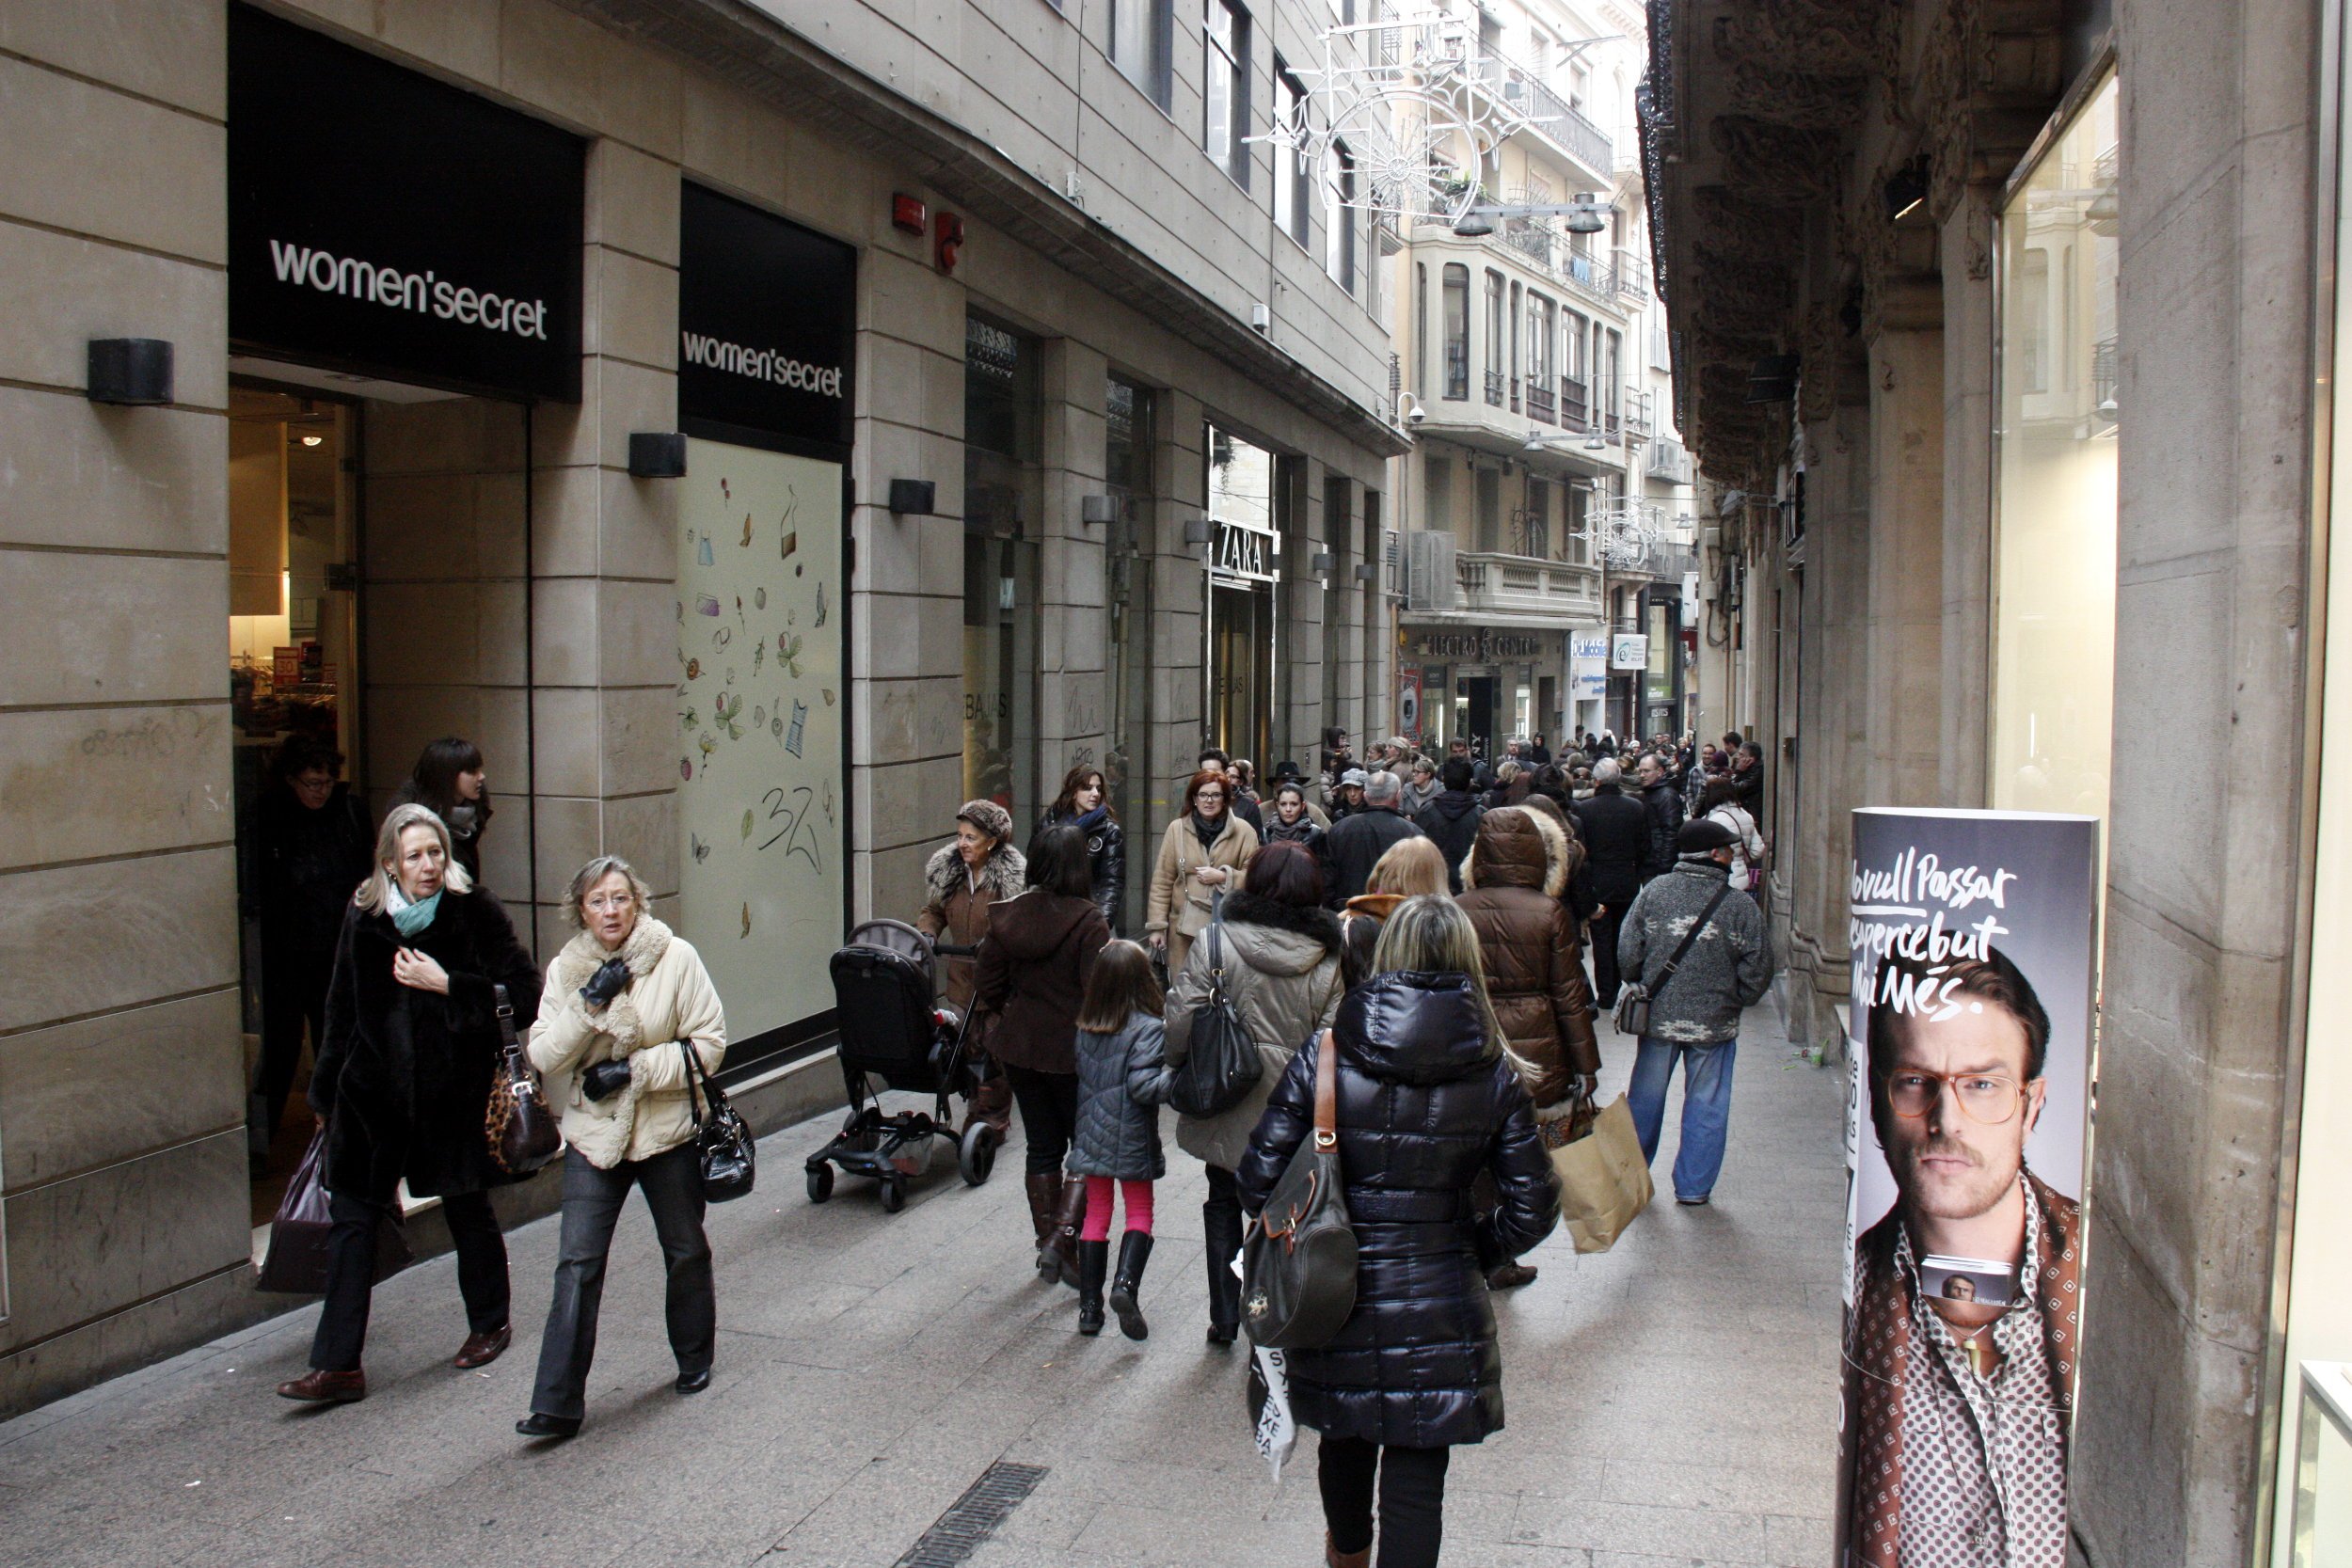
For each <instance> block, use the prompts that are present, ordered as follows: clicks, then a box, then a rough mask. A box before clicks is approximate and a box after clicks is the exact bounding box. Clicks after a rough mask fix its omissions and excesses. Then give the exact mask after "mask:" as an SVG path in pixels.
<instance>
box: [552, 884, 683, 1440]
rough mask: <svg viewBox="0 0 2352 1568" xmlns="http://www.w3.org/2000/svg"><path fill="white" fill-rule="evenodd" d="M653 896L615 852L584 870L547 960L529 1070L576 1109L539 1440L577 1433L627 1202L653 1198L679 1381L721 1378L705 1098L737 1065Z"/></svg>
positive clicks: (570, 1112) (567, 1126) (570, 1110)
mask: <svg viewBox="0 0 2352 1568" xmlns="http://www.w3.org/2000/svg"><path fill="white" fill-rule="evenodd" d="M652 905H653V893H652V890H650V889H649V888H647V887H646V886H645V883H644V879H643V878H641V877H639V876H638V875H637V872H636V870H635V869H634V868H633V867H632V866H630V864H629V863H628V862H627V861H625V860H623V859H621V858H620V857H619V856H618V855H598V856H597V857H596V858H595V859H594V860H592V861H590V862H589V863H587V864H585V865H583V866H581V867H580V870H579V871H578V872H577V873H575V874H574V875H573V877H572V881H571V886H570V887H569V888H567V889H566V890H565V891H564V917H565V919H567V920H568V921H570V923H571V924H572V925H573V926H574V927H577V931H576V934H575V935H574V936H573V937H572V939H571V940H570V941H569V942H565V943H564V949H563V951H562V952H560V953H558V954H556V956H555V958H554V961H552V962H551V963H549V964H548V981H547V986H546V989H545V990H542V991H541V992H540V993H539V1018H538V1022H535V1023H533V1024H532V1028H531V1044H530V1053H531V1065H532V1067H534V1068H536V1069H539V1071H540V1072H541V1073H542V1074H544V1075H545V1078H544V1081H545V1085H546V1089H547V1094H548V1103H550V1104H552V1105H554V1106H555V1107H556V1108H557V1110H558V1111H559V1113H560V1114H561V1115H562V1117H563V1121H564V1142H565V1143H566V1144H568V1145H570V1148H568V1149H567V1150H566V1151H565V1152H564V1200H563V1201H564V1220H563V1231H562V1234H561V1236H560V1237H559V1238H558V1241H557V1244H556V1245H557V1250H556V1263H555V1296H554V1299H553V1301H551V1302H550V1303H549V1304H548V1328H547V1333H546V1335H545V1337H544V1338H541V1339H540V1341H539V1375H538V1379H537V1381H536V1382H535V1383H534V1384H533V1386H532V1391H531V1414H530V1415H528V1416H526V1417H525V1418H523V1419H522V1420H520V1421H518V1422H516V1426H515V1430H516V1432H519V1433H522V1434H523V1435H524V1436H526V1437H549V1438H565V1437H571V1436H573V1435H575V1434H577V1433H579V1431H580V1422H581V1421H582V1419H584V1418H585V1417H586V1415H587V1388H588V1369H589V1366H590V1363H591V1362H592V1361H594V1359H595V1357H596V1327H597V1321H598V1318H599V1316H600V1314H601V1311H602V1307H603V1303H604V1271H605V1260H606V1259H607V1257H608V1256H609V1255H610V1254H611V1253H612V1231H613V1228H614V1227H615V1226H616V1225H617V1224H618V1223H619V1221H620V1217H621V1206H622V1205H623V1204H624V1203H626V1202H627V1201H628V1194H629V1189H630V1188H632V1187H634V1188H636V1189H637V1190H639V1191H640V1192H643V1193H644V1195H645V1208H646V1210H647V1211H648V1212H651V1214H652V1215H653V1228H654V1234H655V1236H656V1237H658V1238H659V1239H660V1243H661V1260H662V1264H663V1267H664V1268H665V1269H666V1270H667V1271H668V1276H669V1279H668V1291H667V1295H666V1300H665V1315H666V1317H667V1320H668V1326H669V1331H670V1352H671V1354H673V1355H674V1356H675V1357H676V1359H677V1391H678V1392H679V1393H681V1394H698V1393H700V1392H702V1390H704V1389H705V1388H707V1387H708V1386H710V1368H711V1358H712V1356H713V1354H715V1352H716V1349H717V1340H718V1334H719V1308H718V1296H717V1291H716V1288H715V1286H714V1284H713V1281H712V1277H711V1263H710V1240H709V1238H708V1237H707V1236H706V1235H705V1234H704V1233H703V1209H704V1199H703V1184H702V1160H701V1154H700V1147H699V1144H698V1142H697V1140H696V1136H695V1129H696V1118H695V1105H694V1103H693V1102H692V1098H691V1097H692V1096H693V1094H694V1093H695V1092H696V1091H695V1088H694V1077H695V1073H694V1069H693V1068H692V1067H691V1065H690V1064H689V1063H688V1061H687V1056H686V1053H688V1052H690V1051H691V1052H692V1053H694V1060H695V1061H696V1062H698V1063H699V1064H701V1072H702V1074H703V1075H705V1076H708V1075H710V1074H713V1073H716V1072H717V1071H718V1070H719V1065H720V1063H721V1062H722V1061H723V1060H724V1059H725V1056H726V1050H727V1021H726V1014H725V1011H724V1010H723V1008H722V1007H721V1006H720V1003H719V993H718V991H717V990H716V989H715V988H713V986H712V985H711V983H710V974H709V971H707V969H705V968H704V967H703V960H702V956H701V955H700V954H699V953H697V952H695V951H694V947H693V944H692V943H691V942H688V941H687V940H686V939H685V938H684V937H681V936H678V935H677V934H676V933H675V932H673V931H672V930H671V929H670V927H667V926H665V925H663V924H662V923H661V922H660V920H658V919H656V918H655V917H654V914H653V909H652Z"/></svg>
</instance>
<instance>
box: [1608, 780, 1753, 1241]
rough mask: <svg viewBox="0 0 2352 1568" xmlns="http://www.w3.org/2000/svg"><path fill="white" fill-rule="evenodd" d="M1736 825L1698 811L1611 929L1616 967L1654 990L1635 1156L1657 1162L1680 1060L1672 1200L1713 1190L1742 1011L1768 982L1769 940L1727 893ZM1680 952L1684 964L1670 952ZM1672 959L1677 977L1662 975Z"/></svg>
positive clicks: (1635, 1099) (1635, 1104)
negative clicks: (1672, 862)
mask: <svg viewBox="0 0 2352 1568" xmlns="http://www.w3.org/2000/svg"><path fill="white" fill-rule="evenodd" d="M1734 842H1735V841H1734V839H1733V837H1732V833H1731V830H1730V829H1728V828H1726V827H1724V825H1723V824H1722V823H1720V822H1714V821H1709V820H1708V819H1707V818H1706V817H1701V818H1700V819H1699V820H1697V821H1695V822H1691V823H1686V824H1685V825H1684V827H1683V829H1682V832H1681V833H1680V834H1679V835H1678V837H1677V846H1678V847H1679V849H1680V857H1679V859H1678V860H1677V863H1676V866H1675V869H1674V870H1673V871H1672V872H1670V873H1668V874H1667V875H1666V876H1663V877H1661V878H1659V879H1656V880H1655V881H1652V882H1651V883H1649V885H1647V886H1646V887H1645V888H1643V889H1642V892H1641V895H1640V896H1639V897H1637V898H1635V899H1634V900H1633V907H1632V909H1630V910H1629V911H1627V912H1626V917H1625V927H1624V929H1623V930H1621V931H1620V932H1619V933H1618V936H1617V966H1618V968H1619V969H1621V970H1622V971H1624V972H1625V974H1628V975H1630V976H1632V977H1634V978H1635V979H1637V980H1639V981H1640V982H1641V984H1642V985H1643V986H1644V987H1645V989H1646V990H1648V992H1649V997H1650V1006H1649V1027H1648V1028H1647V1029H1646V1030H1645V1032H1644V1033H1643V1035H1642V1037H1641V1044H1640V1046H1639V1048H1638V1053H1637V1054H1636V1055H1635V1057H1634V1061H1633V1081H1632V1083H1631V1085H1629V1087H1628V1088H1627V1090H1626V1101H1627V1106H1628V1109H1629V1110H1630V1111H1631V1112H1632V1113H1633V1126H1634V1131H1635V1132H1638V1133H1640V1134H1641V1139H1642V1157H1643V1158H1644V1159H1645V1160H1650V1159H1655V1158H1656V1157H1657V1154H1658V1138H1659V1133H1660V1132H1661V1129H1662V1128H1663V1126H1664V1124H1665V1116H1666V1089H1667V1086H1668V1085H1669V1084H1670V1083H1671V1082H1672V1081H1673V1078H1674V1069H1675V1064H1676V1063H1677V1061H1678V1062H1680V1063H1681V1064H1682V1144H1681V1148H1679V1149H1677V1151H1676V1154H1675V1168H1674V1187H1675V1199H1676V1201H1677V1202H1679V1203H1685V1204H1702V1203H1706V1202H1707V1201H1708V1199H1709V1198H1711V1197H1712V1196H1714V1191H1715V1179H1716V1177H1717V1175H1718V1174H1720V1173H1721V1171H1722V1170H1723V1164H1724V1138H1725V1134H1726V1131H1727V1130H1728V1128H1729V1126H1730V1123H1731V1069H1732V1064H1733V1062H1734V1060H1735V1059H1736V1058H1737V1056H1738V1053H1739V1045H1740V1041H1739V1035H1740V1012H1741V1010H1742V1009H1744V1008H1747V1007H1752V1006H1756V1003H1758V1002H1760V1001H1762V1000H1763V998H1764V992H1765V991H1766V990H1769V989H1771V986H1772V949H1771V948H1770V947H1768V946H1767V945H1766V944H1765V942H1764V917H1763V916H1762V915H1761V914H1759V913H1758V912H1757V911H1756V905H1755V903H1754V902H1753V901H1752V900H1750V899H1746V898H1740V897H1735V896H1732V895H1731V889H1730V886H1729V884H1728V881H1727V878H1728V877H1729V875H1730V866H1731V858H1732V850H1733V846H1734ZM1677 951H1680V952H1681V958H1680V959H1679V961H1677V959H1676V954H1677ZM1669 964H1672V965H1673V966H1674V967H1673V974H1672V976H1671V978H1669V977H1668V976H1667V967H1668V965H1669Z"/></svg>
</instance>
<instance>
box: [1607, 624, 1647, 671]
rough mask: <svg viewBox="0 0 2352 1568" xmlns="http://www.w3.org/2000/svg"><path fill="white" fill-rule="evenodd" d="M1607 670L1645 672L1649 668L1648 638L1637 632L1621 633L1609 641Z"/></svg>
mask: <svg viewBox="0 0 2352 1568" xmlns="http://www.w3.org/2000/svg"><path fill="white" fill-rule="evenodd" d="M1609 668H1611V669H1612V670H1646V669H1648V668H1649V638H1648V637H1647V636H1646V635H1645V633H1642V632H1638V631H1621V632H1619V633H1617V634H1616V636H1615V637H1614V638H1613V639H1611V641H1610V644H1609Z"/></svg>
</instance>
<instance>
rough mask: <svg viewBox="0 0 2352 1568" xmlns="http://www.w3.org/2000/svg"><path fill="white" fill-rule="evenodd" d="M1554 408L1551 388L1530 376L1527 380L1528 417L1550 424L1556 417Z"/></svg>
mask: <svg viewBox="0 0 2352 1568" xmlns="http://www.w3.org/2000/svg"><path fill="white" fill-rule="evenodd" d="M1553 410H1554V404H1553V402H1552V397H1551V388H1549V386H1547V385H1545V384H1544V382H1542V381H1540V380H1538V379H1536V378H1535V377H1534V376H1530V377H1529V378H1528V382H1527V412H1528V417H1529V418H1531V419H1535V420H1542V421H1543V422H1544V423H1546V424H1550V423H1552V422H1554V420H1555V418H1556V416H1555V414H1554V412H1553Z"/></svg>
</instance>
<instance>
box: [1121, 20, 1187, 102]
mask: <svg viewBox="0 0 2352 1568" xmlns="http://www.w3.org/2000/svg"><path fill="white" fill-rule="evenodd" d="M1174 31H1175V12H1174V11H1173V10H1172V9H1171V0H1111V64H1113V65H1115V66H1117V67H1118V68H1119V69H1120V72H1121V73H1122V74H1124V75H1125V76H1126V78H1127V80H1129V81H1130V82H1133V83H1134V84H1135V85H1136V86H1137V87H1141V88H1142V89H1143V90H1144V91H1145V92H1146V93H1147V94H1149V95H1150V96H1151V99H1152V103H1157V104H1158V105H1159V106H1160V108H1161V109H1162V110H1163V111H1165V110H1166V109H1167V108H1168V101H1169V97H1170V92H1169V87H1170V82H1171V72H1170V71H1169V70H1168V58H1169V56H1170V55H1171V54H1172V53H1173V50H1172V49H1171V47H1170V44H1171V40H1172V39H1173V36H1174Z"/></svg>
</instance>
